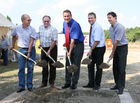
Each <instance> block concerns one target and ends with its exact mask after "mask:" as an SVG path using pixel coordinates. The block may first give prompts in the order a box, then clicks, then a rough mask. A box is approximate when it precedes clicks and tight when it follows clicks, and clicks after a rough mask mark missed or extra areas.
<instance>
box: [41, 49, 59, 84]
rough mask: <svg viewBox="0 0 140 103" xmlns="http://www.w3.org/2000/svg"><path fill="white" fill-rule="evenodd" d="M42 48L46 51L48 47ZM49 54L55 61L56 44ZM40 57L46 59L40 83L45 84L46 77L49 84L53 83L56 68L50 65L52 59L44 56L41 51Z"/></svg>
mask: <svg viewBox="0 0 140 103" xmlns="http://www.w3.org/2000/svg"><path fill="white" fill-rule="evenodd" d="M43 49H44V50H45V51H46V52H47V51H48V50H49V47H43ZM50 55H51V57H52V58H53V59H54V60H55V61H57V46H55V47H54V48H53V49H52V50H51V52H50ZM41 59H42V60H46V61H47V66H46V67H43V68H42V69H43V70H42V84H44V85H47V82H48V77H49V84H54V82H55V78H56V68H55V67H54V66H52V63H53V61H52V60H51V59H50V58H49V57H48V56H46V54H45V53H44V52H43V51H41ZM48 66H49V67H50V71H49V70H48Z"/></svg>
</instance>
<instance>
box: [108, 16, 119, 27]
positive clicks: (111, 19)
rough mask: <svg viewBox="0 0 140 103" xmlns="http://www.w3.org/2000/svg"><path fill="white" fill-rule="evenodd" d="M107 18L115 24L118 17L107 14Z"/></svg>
mask: <svg viewBox="0 0 140 103" xmlns="http://www.w3.org/2000/svg"><path fill="white" fill-rule="evenodd" d="M107 19H108V22H109V23H110V24H111V25H114V24H115V23H116V19H117V18H116V17H113V16H112V15H107Z"/></svg>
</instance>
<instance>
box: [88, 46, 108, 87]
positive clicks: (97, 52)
mask: <svg viewBox="0 0 140 103" xmlns="http://www.w3.org/2000/svg"><path fill="white" fill-rule="evenodd" d="M105 50H106V47H105V46H104V47H96V48H95V49H94V50H93V51H92V55H91V57H90V58H91V59H92V62H91V63H90V64H89V65H88V79H89V83H88V85H90V86H92V87H95V86H100V83H101V78H102V68H100V67H99V65H100V64H101V63H103V59H104V53H105ZM95 64H96V73H95Z"/></svg>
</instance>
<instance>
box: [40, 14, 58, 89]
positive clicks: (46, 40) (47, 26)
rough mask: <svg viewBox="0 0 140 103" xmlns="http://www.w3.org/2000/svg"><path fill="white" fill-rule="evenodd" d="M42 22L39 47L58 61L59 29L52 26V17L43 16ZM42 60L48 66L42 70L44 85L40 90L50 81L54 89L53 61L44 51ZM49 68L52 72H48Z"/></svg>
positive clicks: (54, 73)
mask: <svg viewBox="0 0 140 103" xmlns="http://www.w3.org/2000/svg"><path fill="white" fill-rule="evenodd" d="M42 22H43V25H41V26H40V27H39V34H40V36H39V38H40V45H39V47H42V48H43V49H44V50H45V51H46V52H47V53H48V55H50V56H51V57H52V58H53V59H54V60H55V61H57V39H58V33H57V29H56V28H54V27H53V26H52V25H51V17H50V16H48V15H45V16H43V18H42ZM41 59H42V60H46V62H47V66H46V67H43V68H42V84H41V86H40V88H43V87H46V86H47V84H48V81H49V85H50V87H52V88H53V87H54V83H55V78H56V67H54V66H53V65H52V63H53V61H52V60H50V59H49V57H48V56H47V55H46V54H45V53H44V52H43V51H41ZM48 66H49V67H50V71H49V70H48Z"/></svg>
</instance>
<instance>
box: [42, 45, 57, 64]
mask: <svg viewBox="0 0 140 103" xmlns="http://www.w3.org/2000/svg"><path fill="white" fill-rule="evenodd" d="M40 49H41V50H43V52H44V53H45V54H46V55H47V56H48V57H49V58H50V59H51V60H52V61H53V62H54V63H55V60H54V59H53V58H52V57H51V56H50V55H48V53H47V52H46V51H45V50H44V49H43V48H42V47H40Z"/></svg>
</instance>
